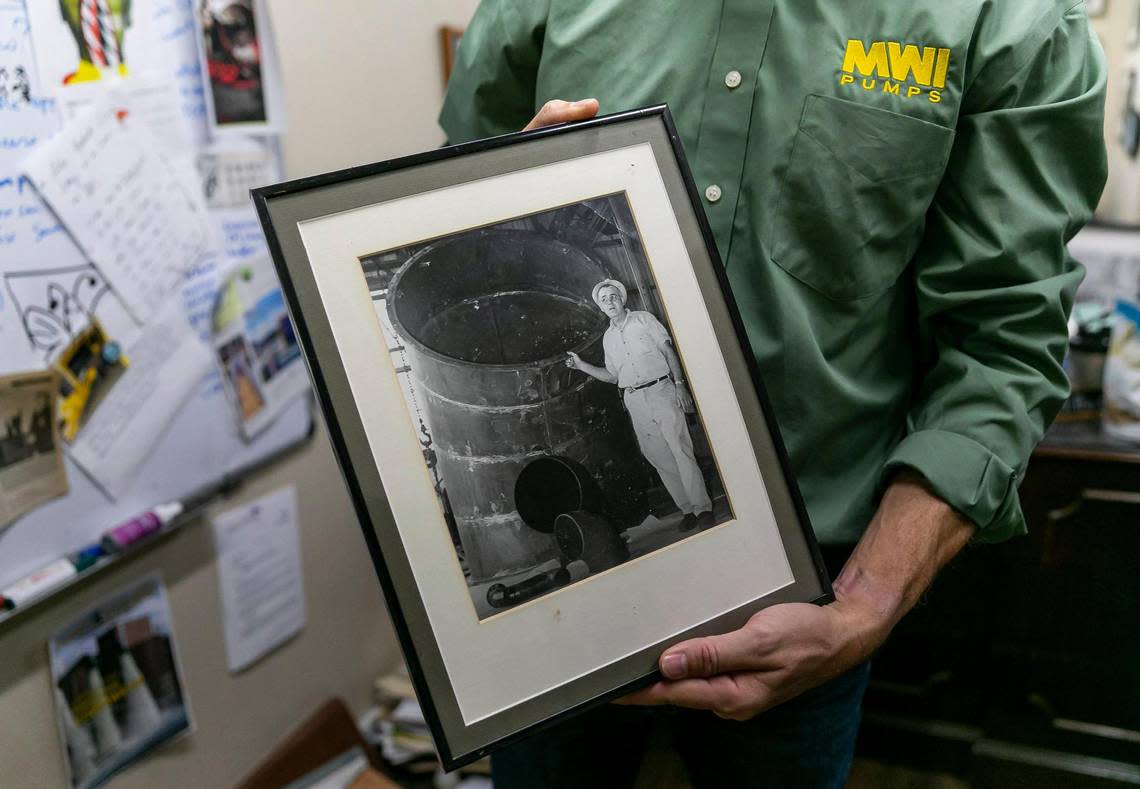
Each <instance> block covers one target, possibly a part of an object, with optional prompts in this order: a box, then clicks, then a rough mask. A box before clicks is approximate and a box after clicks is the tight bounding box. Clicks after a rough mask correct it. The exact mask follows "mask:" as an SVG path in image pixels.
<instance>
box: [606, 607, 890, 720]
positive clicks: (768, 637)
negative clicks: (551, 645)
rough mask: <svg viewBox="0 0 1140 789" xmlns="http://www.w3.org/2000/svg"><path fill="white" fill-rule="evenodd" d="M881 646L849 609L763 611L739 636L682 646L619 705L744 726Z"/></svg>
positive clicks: (875, 623) (873, 629)
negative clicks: (688, 711)
mask: <svg viewBox="0 0 1140 789" xmlns="http://www.w3.org/2000/svg"><path fill="white" fill-rule="evenodd" d="M885 638H886V631H885V629H884V628H883V625H882V623H881V621H880V620H879V619H878V617H876V616H875V615H874V612H873V611H867V610H865V609H863V608H861V607H860V606H859V605H858V604H856V603H850V602H848V603H843V602H838V601H837V602H835V603H833V604H832V605H829V606H823V607H821V606H815V605H811V604H810V603H791V604H787V605H777V606H773V607H771V608H767V609H765V610H763V611H761V612H760V613H758V614H756V615H755V616H754V617H752V618H751V619H750V620H748V623H747V624H746V625H745V626H744V627H742V628H741V629H739V630H736V631H733V632H732V633H726V634H725V635H723V636H710V637H708V638H697V639H693V640H692V641H686V642H684V643H681V644H678V645H677V646H675V647H672V648H671V649H669V650H668V651H667V652H666V653H665V654H664V655H662V657H661V661H660V667H661V673H662V674H664V675H665V677H667V679H668V681H665V682H658V683H657V684H656V685H653V686H651V687H649V688H646V689H645V690H643V691H640V692H638V693H634V694H633V695H631V696H627V697H626V698H624V699H622V700H621V702H620V703H622V704H675V705H677V706H680V707H691V708H693V709H699V710H711V711H712V712H715V713H716V714H717V715H719V716H720V717H722V718H729V719H731V720H748V719H749V718H751V717H752V716H754V715H756V714H757V713H760V712H763V711H764V710H766V709H769V708H771V707H775V706H776V705H777V704H781V703H783V702H785V701H788V700H789V699H791V698H794V697H795V696H798V695H799V694H801V693H803V692H804V691H805V690H809V689H811V688H813V687H815V686H816V685H820V684H822V683H824V682H826V681H827V680H829V679H832V678H833V677H837V676H839V675H840V674H842V673H843V672H844V671H846V670H847V669H849V668H851V667H852V666H855V665H858V664H859V663H861V662H862V661H864V660H866V659H867V658H868V657H869V656H870V654H871V652H872V651H873V650H874V649H875V647H877V646H878V645H879V644H880V643H882V641H883V640H884V639H885Z"/></svg>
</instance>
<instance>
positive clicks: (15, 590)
mask: <svg viewBox="0 0 1140 789" xmlns="http://www.w3.org/2000/svg"><path fill="white" fill-rule="evenodd" d="M75 575H77V572H76V570H75V565H74V564H72V563H71V562H70V561H69V560H67V559H56V560H55V561H54V562H52V563H51V564H49V565H48V566H47V567H41V568H40V569H38V570H36V571H35V572H34V573H32V574H31V575H28V576H26V577H24V578H21V579H20V580H19V581H16V583H14V584H12V585H11V586H9V587H8V588H7V589H5V590H4V591H3V592H0V597H3V598H4V600H5V601H7V602H10V603H11V604H12V606H13V607H19V606H21V605H23V604H24V603H26V602H27V601H28V600H30V599H32V598H33V597H36V596H38V595H40V594H43V593H44V592H47V591H48V590H50V589H54V588H55V587H57V586H59V585H61V584H63V583H65V582H66V581H67V580H68V579H70V578H72V577H74V576H75Z"/></svg>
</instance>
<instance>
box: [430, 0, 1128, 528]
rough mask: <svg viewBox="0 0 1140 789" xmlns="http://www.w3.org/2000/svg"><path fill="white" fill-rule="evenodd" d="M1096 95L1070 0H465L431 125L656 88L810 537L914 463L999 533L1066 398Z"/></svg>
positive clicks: (1094, 61) (621, 103)
mask: <svg viewBox="0 0 1140 789" xmlns="http://www.w3.org/2000/svg"><path fill="white" fill-rule="evenodd" d="M1104 87H1105V63H1104V56H1103V53H1102V51H1101V49H1100V46H1099V44H1098V43H1097V41H1096V39H1095V37H1094V36H1093V34H1092V32H1091V31H1090V28H1089V24H1088V20H1087V18H1086V14H1085V9H1084V3H1083V2H1075V0H1063V2H1062V1H1061V0H957V2H945V0H909V2H905V3H903V2H896V1H895V0H723V2H712V0H701V2H693V0H652V1H651V0H636V1H635V0H590V2H582V0H484V2H483V3H482V5H481V6H480V7H479V9H478V11H477V12H476V14H475V16H474V18H473V19H472V21H471V24H470V26H469V27H468V29H467V32H466V33H465V35H464V37H463V40H462V44H461V45H460V49H459V55H458V62H457V63H456V65H455V71H454V73H453V75H452V77H451V82H450V85H449V88H448V93H447V99H446V101H445V103H444V107H443V112H442V114H441V116H440V123H441V125H442V126H443V128H444V130H445V131H446V132H447V134H448V137H449V138H450V139H451V140H452V141H455V142H458V141H462V140H468V139H472V138H475V137H485V136H490V135H494V134H500V133H504V132H509V131H513V130H517V129H519V128H521V127H522V126H523V125H524V124H525V123H526V122H527V121H528V120H530V118H531V117H532V116H533V115H534V113H535V110H536V109H537V108H539V107H540V106H541V105H542V104H543V103H544V102H545V101H547V100H548V99H552V98H562V99H577V98H584V97H587V96H595V97H597V98H598V99H599V100H600V102H601V111H602V112H603V113H607V112H617V111H619V110H626V109H631V108H634V107H638V106H644V105H649V104H656V103H661V102H665V103H667V104H668V105H669V107H670V109H671V110H672V112H673V115H674V118H675V120H676V123H677V127H678V129H679V130H680V133H681V137H682V139H683V141H684V146H685V150H686V154H687V156H688V159H689V164H690V167H691V168H692V170H693V175H694V177H695V179H696V182H697V186H698V190H699V191H700V192H701V193H702V194H703V196H704V210H705V212H706V213H707V215H708V218H709V223H710V225H711V226H712V229H713V233H714V235H715V237H716V243H717V246H718V247H719V250H720V255H721V258H722V260H723V261H724V264H725V266H726V267H727V270H728V277H729V280H730V282H731V284H732V291H733V295H734V296H735V298H736V302H737V304H738V305H739V307H740V310H741V313H742V316H743V319H744V323H745V326H746V327H747V332H748V340H749V342H750V343H751V347H752V351H753V353H754V354H755V356H756V359H757V361H758V363H759V367H760V371H761V374H762V376H763V379H764V383H765V384H766V386H767V388H768V391H769V394H770V396H771V399H772V401H773V405H774V407H775V410H776V415H777V418H778V421H779V424H780V428H781V431H782V433H783V437H784V441H785V443H786V445H787V448H788V452H789V455H790V457H791V461H792V465H793V467H794V469H795V471H796V475H797V479H798V482H799V485H800V488H801V490H802V492H803V495H804V499H805V500H806V502H807V507H808V511H809V514H810V516H811V519H812V524H813V526H814V527H815V530H816V533H817V534H818V535H819V537H820V540H821V541H822V542H851V541H854V540H856V539H857V538H858V537H859V535H860V534H861V533H862V532H863V530H864V529H865V528H866V526H867V523H868V522H869V520H870V518H871V516H872V514H873V511H874V507H875V506H876V502H877V498H878V496H879V495H880V493H881V490H882V486H883V484H884V482H885V481H886V480H887V479H889V477H890V475H891V474H892V473H893V472H894V471H896V470H898V469H900V468H910V469H913V470H916V471H917V472H919V473H920V474H921V475H922V476H924V477H925V478H926V480H927V481H928V482H929V484H930V485H931V487H932V488H933V490H934V491H935V492H936V493H937V494H938V495H939V496H941V497H942V498H944V499H945V500H946V501H947V502H949V503H950V504H951V505H952V506H953V507H954V508H955V509H957V510H958V511H960V512H962V513H964V514H965V515H966V516H968V517H969V518H970V519H971V520H972V521H973V522H974V523H975V524H977V526H978V537H979V539H981V540H986V541H996V540H1001V539H1004V538H1007V537H1009V536H1011V535H1014V534H1018V533H1021V532H1023V531H1024V529H1025V521H1024V517H1023V516H1022V513H1021V507H1020V504H1019V502H1018V498H1017V484H1018V482H1019V481H1020V479H1021V477H1022V475H1023V473H1024V471H1025V467H1026V463H1027V461H1028V458H1029V455H1030V452H1031V451H1032V449H1033V447H1034V445H1035V444H1036V443H1037V442H1038V441H1039V440H1040V438H1041V436H1042V434H1043V432H1044V430H1045V428H1046V427H1047V426H1048V424H1049V422H1050V421H1051V420H1052V418H1053V416H1054V415H1055V414H1056V411H1057V409H1058V408H1059V406H1060V404H1061V402H1062V401H1063V400H1064V398H1065V396H1066V393H1067V391H1068V384H1067V381H1066V378H1065V374H1064V372H1063V370H1062V367H1061V361H1062V357H1063V355H1064V351H1065V345H1066V338H1067V331H1066V320H1067V316H1068V313H1069V310H1070V308H1071V305H1072V300H1073V296H1074V293H1075V291H1076V288H1077V285H1078V283H1079V282H1080V279H1081V269H1080V267H1079V266H1078V265H1077V264H1076V263H1075V262H1074V261H1073V260H1072V258H1071V257H1070V256H1069V254H1068V252H1067V251H1066V243H1067V241H1068V240H1069V239H1070V238H1071V237H1072V236H1073V235H1074V234H1075V233H1076V232H1077V230H1078V229H1079V228H1080V227H1081V226H1082V225H1083V224H1084V223H1085V222H1086V221H1088V219H1089V218H1090V216H1091V214H1092V210H1093V208H1094V207H1095V205H1096V203H1097V199H1098V198H1099V196H1100V193H1101V190H1102V189H1103V186H1104V182H1105V177H1106V157H1105V150H1104V137H1103V121H1104ZM714 187H715V188H714ZM705 407H710V405H709V404H706V405H705Z"/></svg>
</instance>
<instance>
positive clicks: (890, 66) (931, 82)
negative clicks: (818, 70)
mask: <svg viewBox="0 0 1140 789" xmlns="http://www.w3.org/2000/svg"><path fill="white" fill-rule="evenodd" d="M949 73H950V50H949V49H945V48H941V47H922V48H919V47H917V46H915V45H914V44H902V43H899V42H897V41H874V42H872V43H871V46H870V48H868V47H867V46H866V45H864V44H863V42H862V41H859V40H857V39H852V40H850V41H848V42H847V54H845V55H844V56H843V73H842V74H840V75H839V84H840V85H854V86H857V87H860V88H862V89H863V90H866V91H878V90H881V91H882V92H883V93H892V94H894V95H895V96H899V97H905V98H908V99H913V98H914V97H916V96H926V98H927V100H928V101H930V102H932V103H933V104H938V103H939V102H941V101H942V91H943V90H944V89H945V88H946V77H947V75H948V74H949Z"/></svg>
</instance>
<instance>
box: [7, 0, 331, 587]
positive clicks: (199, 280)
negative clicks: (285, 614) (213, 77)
mask: <svg viewBox="0 0 1140 789" xmlns="http://www.w3.org/2000/svg"><path fill="white" fill-rule="evenodd" d="M31 2H35V3H41V2H46V0H31ZM56 5H58V4H56ZM193 7H194V4H193V2H192V0H162V2H155V1H154V0H144V2H142V3H136V7H135V11H134V16H135V23H134V25H133V27H132V32H131V36H132V37H133V39H132V40H133V41H134V42H135V43H134V44H133V45H132V44H131V43H130V41H128V46H133V47H134V49H133V52H134V55H133V56H132V57H133V60H132V63H134V64H135V65H136V67H137V68H136V69H135V70H136V71H138V72H140V73H143V72H146V73H152V74H155V73H156V74H158V75H159V76H163V77H164V78H165V79H166V81H167V82H168V83H169V84H170V86H171V87H172V89H173V90H174V91H175V95H176V96H178V97H179V101H178V109H179V110H180V112H181V114H182V117H183V121H184V122H185V124H186V126H187V130H188V137H189V138H190V139H191V140H193V141H194V143H195V144H196V145H201V144H203V143H204V142H205V138H206V132H205V126H204V104H203V99H202V91H201V85H200V81H199V71H198V67H197V51H196V45H195V42H194V34H193V23H192V18H191V15H192V13H193ZM53 12H54V11H53ZM65 32H66V31H65ZM148 41H149V42H151V44H153V46H150V45H148V44H147V42H148ZM159 44H161V46H159ZM60 123H61V115H60V112H59V110H58V107H57V106H56V100H55V98H54V97H53V93H52V90H51V89H50V86H49V85H47V84H46V82H45V83H41V81H40V79H39V75H38V74H37V72H36V69H35V58H34V57H33V47H32V35H31V32H30V25H29V23H28V19H27V13H26V7H25V5H24V3H23V2H22V0H0V280H3V281H4V282H5V283H8V284H10V280H11V281H15V280H14V279H13V278H18V277H22V276H25V275H36V274H37V273H38V274H45V273H47V272H48V270H53V271H64V270H66V271H72V272H74V271H78V270H80V269H84V268H85V267H89V266H90V263H89V261H87V260H86V259H85V257H84V256H83V255H82V253H81V252H80V251H79V249H78V247H77V246H76V245H75V244H74V242H72V241H71V239H70V238H69V237H68V236H67V234H66V233H65V232H63V229H62V228H61V227H60V226H59V225H58V223H56V222H55V221H54V218H53V217H52V216H51V213H50V211H48V210H47V209H46V207H45V206H44V205H43V204H42V203H41V202H40V201H39V198H38V196H37V195H36V194H35V193H34V190H31V189H30V185H29V184H28V183H27V182H26V181H25V180H24V179H23V178H22V177H21V166H20V163H21V160H22V158H23V157H24V156H26V155H27V153H28V152H29V151H30V150H31V149H32V148H34V147H35V146H36V145H37V144H38V143H39V141H40V140H41V139H43V138H46V137H47V136H49V135H50V134H51V133H52V132H53V131H54V130H55V129H57V128H59V124H60ZM278 177H279V176H278ZM212 215H213V218H214V220H215V221H216V223H217V225H218V230H219V233H220V237H221V244H222V248H221V249H219V250H218V252H219V253H220V254H218V255H217V256H216V257H217V259H215V260H212V261H210V264H209V266H208V267H205V268H203V267H200V268H199V270H198V271H196V272H193V273H192V274H189V275H188V277H187V287H186V288H185V290H184V292H183V301H184V304H185V307H186V312H187V316H188V318H189V319H190V320H191V323H192V324H193V325H195V326H196V327H199V328H200V327H201V324H202V323H203V322H204V321H205V320H206V318H207V316H208V313H209V308H210V306H211V304H212V290H213V288H214V286H215V285H216V284H217V283H218V282H219V281H220V276H221V275H222V274H223V273H224V271H225V270H227V269H228V268H229V267H232V266H234V265H236V264H238V263H240V262H242V261H245V260H248V259H251V258H254V257H258V256H260V255H264V254H267V252H266V250H265V245H264V240H263V239H262V236H261V228H260V225H259V223H258V221H257V218H256V215H255V214H254V212H253V210H252V207H251V206H243V207H239V208H231V209H229V210H225V211H217V212H212ZM29 281H30V280H29ZM40 290H42V288H40ZM20 296H21V294H20V293H18V292H17V291H16V290H13V289H12V288H10V287H8V285H6V286H5V287H4V288H0V371H3V372H14V371H17V370H23V369H34V368H36V367H40V366H42V364H43V359H42V358H37V357H36V356H35V355H33V354H31V353H30V350H29V348H30V346H28V345H27V338H26V337H24V336H23V330H22V329H21V328H20V322H19V321H18V320H14V319H13V317H12V316H13V312H14V311H16V310H18V309H19V308H20V307H21V305H20V304H19V303H18V302H19V301H20ZM92 309H93V310H94V312H95V313H96V314H98V312H99V310H98V309H96V308H95V307H92ZM100 317H101V318H102V315H100ZM312 425H313V413H312V407H311V397H306V398H302V399H301V400H299V401H297V402H294V403H293V404H292V405H291V406H290V407H289V408H288V409H287V410H286V411H285V412H284V413H283V414H281V416H280V417H279V418H278V419H277V420H276V421H275V422H274V423H273V424H272V425H271V426H270V427H268V428H267V429H266V430H265V432H263V433H261V434H260V435H259V436H258V437H257V439H256V440H255V441H253V442H251V443H247V442H246V441H244V440H243V439H242V437H241V434H240V432H239V429H238V422H237V416H236V414H235V412H234V410H233V408H232V407H231V405H230V403H229V401H228V400H227V398H226V396H225V393H224V392H223V390H222V387H221V383H220V379H219V377H218V374H217V373H216V372H211V373H210V374H209V376H208V377H207V378H205V379H204V380H203V381H201V382H199V384H198V385H197V387H196V389H195V390H194V391H193V392H192V393H191V394H190V396H189V397H188V398H187V400H186V402H185V404H184V405H183V407H182V408H181V410H180V411H179V412H178V414H177V415H176V416H175V418H174V419H173V421H172V422H171V423H170V425H169V426H168V428H167V429H166V431H165V432H164V434H163V436H162V438H161V439H160V440H159V441H158V443H157V444H156V445H155V446H154V447H152V448H151V451H150V454H149V455H148V457H147V460H146V462H145V463H144V464H143V465H142V467H141V468H140V470H139V471H138V473H137V477H136V478H135V479H134V481H133V484H132V485H131V486H130V488H129V490H128V491H127V492H126V493H124V494H123V495H121V496H120V497H119V498H118V499H117V500H112V499H110V498H108V496H106V495H105V494H104V493H103V492H102V491H101V490H100V489H99V488H98V487H97V486H96V485H95V484H94V483H93V482H92V481H91V479H90V478H88V477H87V476H86V474H85V473H84V472H83V470H82V469H80V468H79V467H78V466H77V465H76V464H74V463H73V462H71V461H70V460H68V461H67V471H68V479H69V483H70V492H69V493H68V494H67V495H66V496H65V497H63V498H60V499H57V500H55V501H53V502H50V503H48V504H46V505H44V506H42V507H40V508H38V509H36V510H34V511H33V512H31V513H28V514H27V515H25V516H23V517H22V518H20V519H19V520H17V521H16V522H15V523H14V524H12V525H11V526H9V527H8V528H7V529H5V530H3V531H0V586H4V585H7V584H8V583H10V582H12V581H14V580H17V579H19V578H21V577H23V576H24V575H26V574H28V573H29V572H32V571H34V570H36V569H38V568H39V567H40V566H42V565H44V564H47V563H48V562H50V561H52V560H54V559H57V558H59V557H61V556H63V555H65V554H67V553H69V552H72V551H75V550H77V549H79V548H83V547H85V546H87V545H89V544H91V543H93V542H95V541H97V540H98V539H99V537H100V535H101V534H102V533H103V532H104V531H106V530H107V529H108V528H111V527H113V526H115V525H117V524H119V523H121V522H123V521H125V520H128V519H130V518H131V517H133V516H135V515H137V514H139V513H141V512H144V511H147V510H149V509H150V508H152V507H154V506H155V505H157V504H161V503H165V502H168V501H171V500H177V499H180V498H182V497H184V496H186V495H187V494H190V493H192V492H194V491H196V490H197V489H198V488H200V487H203V486H206V485H209V484H212V483H215V482H217V481H219V480H221V479H222V478H223V477H225V476H226V475H228V474H230V473H231V472H233V471H234V470H236V469H241V468H242V467H244V466H247V465H248V464H251V463H255V462H257V461H260V460H263V459H266V458H270V457H272V456H274V455H276V454H277V453H278V452H280V451H281V450H282V449H283V448H286V447H289V446H292V445H294V444H295V443H296V442H298V441H300V440H302V439H304V438H305V437H306V436H307V435H309V434H310V430H311V428H312Z"/></svg>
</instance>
